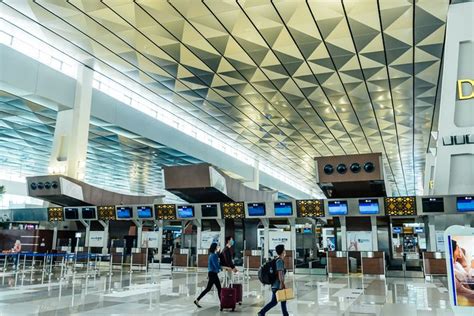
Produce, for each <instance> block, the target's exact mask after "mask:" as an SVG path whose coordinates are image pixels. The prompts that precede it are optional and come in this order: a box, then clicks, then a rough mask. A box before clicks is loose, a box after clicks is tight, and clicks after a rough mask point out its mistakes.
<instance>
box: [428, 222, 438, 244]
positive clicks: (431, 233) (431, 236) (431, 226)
mask: <svg viewBox="0 0 474 316" xmlns="http://www.w3.org/2000/svg"><path fill="white" fill-rule="evenodd" d="M436 250H437V249H436V226H435V217H434V216H428V251H433V252H434V251H436Z"/></svg>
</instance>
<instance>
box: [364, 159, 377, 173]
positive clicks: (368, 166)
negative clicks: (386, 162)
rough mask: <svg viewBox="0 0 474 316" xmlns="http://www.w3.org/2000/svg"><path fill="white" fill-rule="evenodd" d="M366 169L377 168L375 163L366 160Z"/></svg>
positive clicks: (366, 170)
mask: <svg viewBox="0 0 474 316" xmlns="http://www.w3.org/2000/svg"><path fill="white" fill-rule="evenodd" d="M364 170H365V172H369V173H370V172H374V170H375V165H374V163H373V162H370V161H369V162H366V163H365V165H364Z"/></svg>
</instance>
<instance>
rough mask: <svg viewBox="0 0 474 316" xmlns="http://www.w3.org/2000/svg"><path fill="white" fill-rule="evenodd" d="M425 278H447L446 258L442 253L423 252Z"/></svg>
mask: <svg viewBox="0 0 474 316" xmlns="http://www.w3.org/2000/svg"><path fill="white" fill-rule="evenodd" d="M423 270H424V272H425V277H432V276H446V275H447V271H446V257H445V255H444V253H442V252H423Z"/></svg>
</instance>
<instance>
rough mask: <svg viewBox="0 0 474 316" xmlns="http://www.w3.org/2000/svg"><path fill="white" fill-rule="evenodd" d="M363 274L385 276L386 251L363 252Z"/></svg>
mask: <svg viewBox="0 0 474 316" xmlns="http://www.w3.org/2000/svg"><path fill="white" fill-rule="evenodd" d="M361 261H362V274H368V275H381V276H385V253H384V252H383V251H368V252H361Z"/></svg>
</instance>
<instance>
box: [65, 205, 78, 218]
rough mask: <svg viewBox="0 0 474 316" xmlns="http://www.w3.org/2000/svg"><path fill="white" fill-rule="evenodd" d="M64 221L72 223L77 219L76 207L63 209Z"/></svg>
mask: <svg viewBox="0 0 474 316" xmlns="http://www.w3.org/2000/svg"><path fill="white" fill-rule="evenodd" d="M64 219H66V220H70V221H74V220H78V219H79V209H78V208H77V207H65V208H64Z"/></svg>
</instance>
